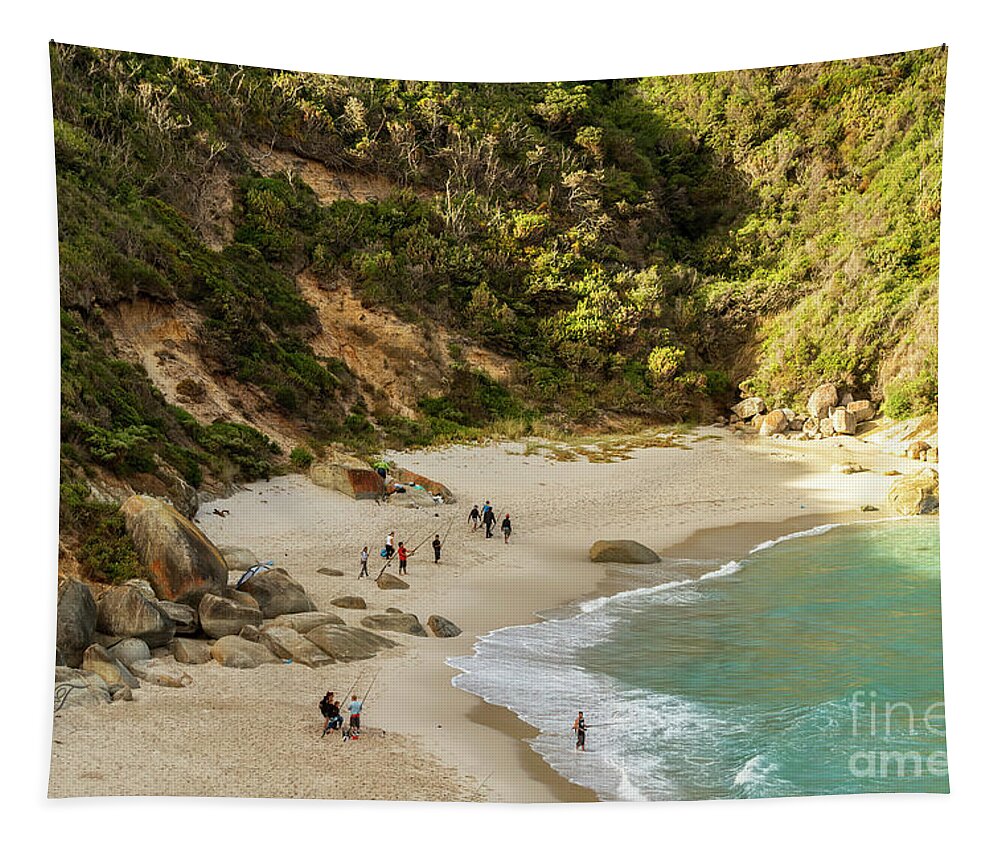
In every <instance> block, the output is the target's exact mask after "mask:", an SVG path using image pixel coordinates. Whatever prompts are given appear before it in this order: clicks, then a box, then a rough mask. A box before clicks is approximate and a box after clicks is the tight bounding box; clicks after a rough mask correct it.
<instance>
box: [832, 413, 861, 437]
mask: <svg viewBox="0 0 1000 851" xmlns="http://www.w3.org/2000/svg"><path fill="white" fill-rule="evenodd" d="M830 419H832V420H833V430H834V431H835V432H837V434H854V432H856V431H857V430H858V422H857V420H856V419H855V417H854V414H852V413H851V412H850V411H849V410H847V408H834V409H833V411H831V413H830Z"/></svg>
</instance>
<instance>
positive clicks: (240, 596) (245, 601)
mask: <svg viewBox="0 0 1000 851" xmlns="http://www.w3.org/2000/svg"><path fill="white" fill-rule="evenodd" d="M219 596H220V597H225V598H226V599H227V600H233V601H234V602H237V603H240V604H241V605H244V606H249V607H250V608H251V609H259V608H260V606H258V605H257V601H256V600H255V599H254V597H253V594H247V592H246V591H240V589H239V588H234V587H233V586H232V585H227V586H226V587H225V588H223V589H222V593H221V594H219Z"/></svg>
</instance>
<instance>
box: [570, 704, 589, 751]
mask: <svg viewBox="0 0 1000 851" xmlns="http://www.w3.org/2000/svg"><path fill="white" fill-rule="evenodd" d="M573 729H574V730H576V749H577V750H578V751H585V750H587V722H586V721H584V720H583V713H582V712H580V713H579V714H578V715H577V716H576V721H574V722H573Z"/></svg>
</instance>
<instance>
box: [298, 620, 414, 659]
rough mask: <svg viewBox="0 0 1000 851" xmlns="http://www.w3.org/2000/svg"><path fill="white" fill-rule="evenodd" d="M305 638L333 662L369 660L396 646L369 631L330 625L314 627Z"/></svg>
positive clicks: (394, 643) (393, 642)
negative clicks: (380, 652)
mask: <svg viewBox="0 0 1000 851" xmlns="http://www.w3.org/2000/svg"><path fill="white" fill-rule="evenodd" d="M306 638H308V639H309V640H310V641H311V642H312V643H313V644H315V645H316V646H317V647H319V649H320V650H322V651H323V652H324V653H326V655H327V656H329V657H330V658H331V659H333V660H334V661H335V662H354V661H356V660H358V659H371V658H372V657H373V656H374V655H375V654H376V653H378V652H379V651H380V650H386V649H388V648H390V647H397V646H398V645H397V644H396V642H395V641H390V640H389V639H388V638H384V637H383V636H381V635H379V634H378V633H375V632H371V631H370V630H367V629H361V628H360V627H356V626H341V625H339V624H332V623H328V624H324V625H323V626H318V627H316V629H314V630H312V631H311V632H309V633H307V634H306Z"/></svg>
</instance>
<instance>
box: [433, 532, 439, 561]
mask: <svg viewBox="0 0 1000 851" xmlns="http://www.w3.org/2000/svg"><path fill="white" fill-rule="evenodd" d="M431 546H432V547H434V564H437V563H438V562H440V561H441V536H440V535H435V536H434V540H433V541H431Z"/></svg>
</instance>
